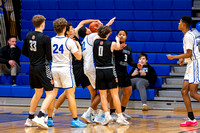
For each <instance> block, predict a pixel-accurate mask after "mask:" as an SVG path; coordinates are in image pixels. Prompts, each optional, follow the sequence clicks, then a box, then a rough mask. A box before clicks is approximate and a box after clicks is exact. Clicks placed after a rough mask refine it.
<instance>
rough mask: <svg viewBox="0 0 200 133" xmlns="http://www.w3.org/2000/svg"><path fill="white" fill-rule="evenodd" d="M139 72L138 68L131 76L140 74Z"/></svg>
mask: <svg viewBox="0 0 200 133" xmlns="http://www.w3.org/2000/svg"><path fill="white" fill-rule="evenodd" d="M138 74H139V71H138V70H135V71H134V72H133V73H132V74H131V76H135V75H138Z"/></svg>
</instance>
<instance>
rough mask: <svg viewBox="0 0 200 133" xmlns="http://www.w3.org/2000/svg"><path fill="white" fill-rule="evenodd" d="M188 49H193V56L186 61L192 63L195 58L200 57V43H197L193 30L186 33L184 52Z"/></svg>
mask: <svg viewBox="0 0 200 133" xmlns="http://www.w3.org/2000/svg"><path fill="white" fill-rule="evenodd" d="M187 49H190V50H192V56H191V58H186V59H185V62H186V63H190V62H191V61H193V60H198V59H200V53H199V48H198V43H197V40H196V38H195V35H194V33H193V32H191V31H188V32H186V34H185V35H184V38H183V50H184V53H187Z"/></svg>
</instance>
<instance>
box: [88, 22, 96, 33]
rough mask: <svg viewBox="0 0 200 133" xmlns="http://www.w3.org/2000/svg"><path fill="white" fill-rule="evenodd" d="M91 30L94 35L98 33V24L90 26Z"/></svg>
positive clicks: (93, 23)
mask: <svg viewBox="0 0 200 133" xmlns="http://www.w3.org/2000/svg"><path fill="white" fill-rule="evenodd" d="M89 29H90V30H91V32H92V33H95V32H97V29H98V22H92V23H91V24H90V25H89Z"/></svg>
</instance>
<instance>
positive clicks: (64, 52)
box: [51, 18, 87, 127]
mask: <svg viewBox="0 0 200 133" xmlns="http://www.w3.org/2000/svg"><path fill="white" fill-rule="evenodd" d="M53 26H54V30H55V32H56V33H57V35H56V36H55V37H53V38H52V39H51V44H52V75H53V79H54V84H55V88H63V89H65V91H64V93H65V96H66V97H67V98H68V103H69V109H70V112H71V113H72V118H73V119H72V122H71V127H86V126H87V124H85V123H82V122H81V121H80V120H79V119H78V117H77V107H76V101H75V95H74V93H75V87H76V85H75V81H74V75H73V68H72V60H71V59H72V56H71V54H73V55H74V56H75V58H76V59H77V60H81V58H82V52H81V46H80V44H79V43H78V42H74V40H72V39H70V38H67V37H65V31H66V26H67V21H66V20H65V19H64V18H59V19H56V20H55V21H54V22H53Z"/></svg>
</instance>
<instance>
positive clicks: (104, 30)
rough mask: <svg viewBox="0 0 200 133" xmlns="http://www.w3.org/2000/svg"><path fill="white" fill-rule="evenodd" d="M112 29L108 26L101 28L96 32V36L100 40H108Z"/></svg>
mask: <svg viewBox="0 0 200 133" xmlns="http://www.w3.org/2000/svg"><path fill="white" fill-rule="evenodd" d="M111 32H112V29H111V28H110V27H109V26H101V27H99V29H98V30H97V33H98V35H99V36H100V37H101V38H108V36H110V35H111Z"/></svg>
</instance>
